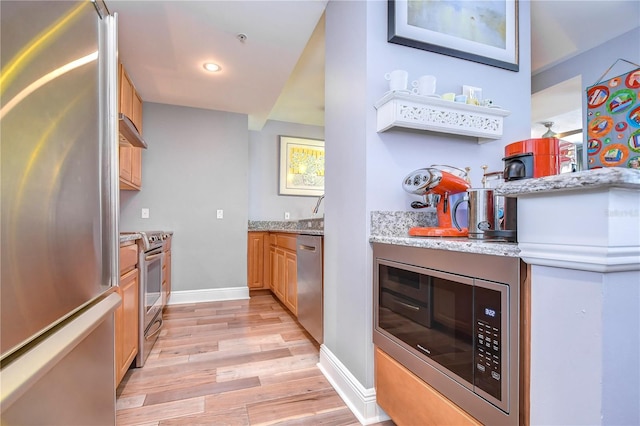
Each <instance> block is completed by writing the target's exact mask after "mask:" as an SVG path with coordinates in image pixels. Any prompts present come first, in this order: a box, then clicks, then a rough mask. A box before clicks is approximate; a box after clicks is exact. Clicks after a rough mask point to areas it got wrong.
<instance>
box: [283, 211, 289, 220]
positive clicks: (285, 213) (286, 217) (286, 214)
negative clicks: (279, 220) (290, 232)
mask: <svg viewBox="0 0 640 426" xmlns="http://www.w3.org/2000/svg"><path fill="white" fill-rule="evenodd" d="M290 217H291V215H290V214H289V212H284V220H289V218H290Z"/></svg>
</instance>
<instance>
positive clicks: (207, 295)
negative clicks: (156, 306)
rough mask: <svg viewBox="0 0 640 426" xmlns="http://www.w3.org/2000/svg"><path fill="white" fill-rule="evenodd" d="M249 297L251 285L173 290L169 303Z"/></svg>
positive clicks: (177, 303) (178, 303)
mask: <svg viewBox="0 0 640 426" xmlns="http://www.w3.org/2000/svg"><path fill="white" fill-rule="evenodd" d="M248 298H249V287H227V288H208V289H203V290H183V291H172V292H171V295H170V296H169V300H168V302H167V304H168V305H181V304H183V303H198V302H218V301H221V300H240V299H248Z"/></svg>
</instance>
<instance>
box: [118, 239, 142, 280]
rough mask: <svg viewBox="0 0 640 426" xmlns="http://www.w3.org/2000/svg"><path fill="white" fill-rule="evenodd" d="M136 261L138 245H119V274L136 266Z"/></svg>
mask: <svg viewBox="0 0 640 426" xmlns="http://www.w3.org/2000/svg"><path fill="white" fill-rule="evenodd" d="M137 263H138V245H137V244H130V245H127V246H122V247H120V275H123V274H125V273H127V272H128V271H130V270H132V269H133V268H135V267H136V264H137Z"/></svg>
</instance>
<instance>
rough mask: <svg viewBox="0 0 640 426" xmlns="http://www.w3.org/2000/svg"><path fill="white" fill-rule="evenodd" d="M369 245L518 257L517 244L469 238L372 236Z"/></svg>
mask: <svg viewBox="0 0 640 426" xmlns="http://www.w3.org/2000/svg"><path fill="white" fill-rule="evenodd" d="M369 242H371V243H382V244H391V245H399V246H409V247H419V248H430V249H437V250H448V251H457V252H464V253H475V254H488V255H494V256H508V257H520V249H519V248H518V244H517V243H506V242H496V241H485V240H472V239H469V238H455V239H454V238H441V237H408V236H407V237H398V236H382V235H372V236H371V237H370V238H369Z"/></svg>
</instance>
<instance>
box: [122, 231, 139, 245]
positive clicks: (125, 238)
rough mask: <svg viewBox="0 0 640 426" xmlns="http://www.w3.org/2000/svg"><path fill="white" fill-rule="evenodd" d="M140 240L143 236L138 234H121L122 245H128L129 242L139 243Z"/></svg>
mask: <svg viewBox="0 0 640 426" xmlns="http://www.w3.org/2000/svg"><path fill="white" fill-rule="evenodd" d="M140 238H142V235H141V234H138V233H126V234H120V244H122V243H126V242H128V241H137V240H139V239H140Z"/></svg>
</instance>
